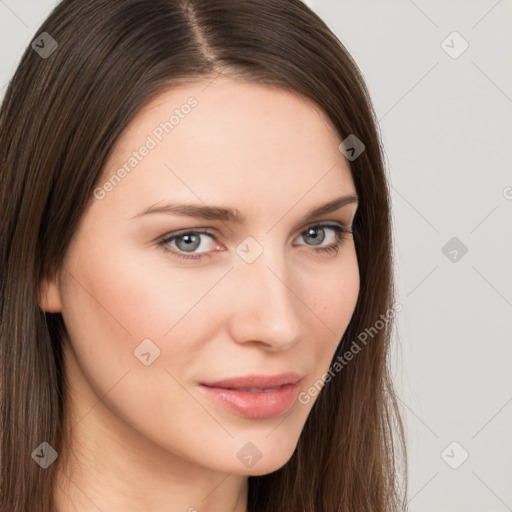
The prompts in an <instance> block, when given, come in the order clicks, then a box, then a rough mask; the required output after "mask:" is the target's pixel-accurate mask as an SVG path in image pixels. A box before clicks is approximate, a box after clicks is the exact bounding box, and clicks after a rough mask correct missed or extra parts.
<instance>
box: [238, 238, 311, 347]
mask: <svg viewBox="0 0 512 512" xmlns="http://www.w3.org/2000/svg"><path fill="white" fill-rule="evenodd" d="M247 243H248V245H244V243H242V244H240V246H239V248H238V249H239V250H240V249H242V250H243V249H245V250H246V252H245V253H244V252H242V253H239V254H241V257H240V261H238V262H237V264H236V266H235V269H234V271H233V273H232V274H233V275H232V277H233V278H234V279H235V282H236V285H235V289H236V291H235V297H236V298H235V302H234V305H233V317H232V318H231V325H232V328H233V333H232V334H233V336H234V337H235V338H236V339H237V340H238V341H260V342H264V343H267V344H269V345H271V344H272V345H276V346H279V347H280V348H285V347H286V346H289V345H291V344H293V343H295V342H296V341H297V339H298V337H299V336H300V331H301V320H300V316H301V313H302V312H301V311H300V300H298V298H297V297H296V295H295V294H296V293H297V292H296V291H295V290H293V282H290V278H289V276H290V274H289V268H288V267H287V265H286V261H285V255H284V253H283V251H282V249H280V248H273V249H271V248H270V246H269V244H270V242H269V244H267V246H262V244H258V245H260V249H259V251H258V247H257V246H256V244H255V243H254V241H250V240H249V241H248V242H247ZM251 243H252V245H251ZM251 251H252V255H251V257H249V256H248V255H249V254H251ZM254 251H258V252H259V254H256V253H255V252H254ZM254 256H256V257H255V259H254V260H252V261H251V258H252V257H254ZM249 261H250V262H249Z"/></svg>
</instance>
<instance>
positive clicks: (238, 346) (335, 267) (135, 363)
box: [40, 78, 359, 475]
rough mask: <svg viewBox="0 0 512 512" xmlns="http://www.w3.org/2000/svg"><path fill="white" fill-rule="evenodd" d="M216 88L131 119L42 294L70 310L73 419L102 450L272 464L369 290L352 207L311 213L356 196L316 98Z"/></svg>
mask: <svg viewBox="0 0 512 512" xmlns="http://www.w3.org/2000/svg"><path fill="white" fill-rule="evenodd" d="M206 85H207V82H203V83H195V84H192V85H190V84H189V85H180V86H176V87H175V88H173V89H171V90H168V91H166V92H165V93H162V94H160V95H159V96H158V97H156V98H155V99H153V100H152V101H151V102H150V103H149V104H148V105H147V106H146V107H145V108H144V109H143V110H142V111H141V112H140V113H139V114H138V115H137V117H136V118H135V119H134V120H133V121H132V122H131V123H130V125H129V126H128V128H127V129H126V130H125V131H124V133H123V134H122V136H121V137H120V139H119V140H118V143H117V145H116V147H115V148H114V150H113V152H112V153H111V155H110V157H109V160H108V162H107V165H106V167H105V169H104V174H103V176H102V177H101V179H100V180H99V182H98V184H97V188H96V189H95V194H94V197H92V198H91V202H90V205H89V208H88V209H87V211H86V213H85V214H84V216H83V217H82V219H81V222H80V225H79V227H78V230H77V231H76V233H75V235H74V238H73V240H72V243H71V245H70V247H69V250H68V252H67V254H66V258H65V261H64V265H63V267H62V268H61V269H60V270H59V272H58V274H57V276H56V277H57V278H56V279H55V280H50V281H44V282H43V287H42V293H41V298H40V305H41V307H42V308H43V309H45V310H47V311H53V312H57V311H60V312H61V313H62V316H63V319H64V322H65V325H66V327H67V332H68V335H69V340H67V339H66V340H65V345H64V348H65V356H66V371H67V373H68V376H69V377H68V378H69V382H70V392H71V397H72V404H73V405H72V411H73V413H72V414H73V417H74V420H73V425H74V428H73V430H74V431H75V432H78V431H82V432H86V433H87V435H85V434H84V438H85V437H87V438H88V439H91V438H94V439H102V441H101V442H99V443H97V444H96V445H94V446H97V448H95V449H96V450H97V454H96V455H97V456H98V457H101V454H102V453H106V452H107V451H108V446H109V444H115V445H117V446H123V447H124V448H123V449H127V450H128V451H129V453H130V455H131V456H133V458H135V459H137V460H138V461H140V462H141V463H144V461H147V460H151V464H153V465H154V464H159V463H161V464H162V466H161V467H163V464H165V463H167V462H169V463H170V462H171V461H181V463H182V464H189V465H190V464H193V465H200V466H202V467H203V468H205V467H206V468H212V469H214V470H216V471H223V472H232V473H234V474H239V475H244V474H245V475H259V474H266V473H269V472H272V471H275V470H276V469H278V468H280V467H281V466H282V465H284V464H285V463H286V462H287V461H288V459H289V458H290V457H291V455H292V453H293V451H294V449H295V447H296V444H297V441H298V438H299V435H300V433H301V430H302V429H303V426H304V423H305V421H306V419H307V417H308V414H309V413H310V411H311V408H312V407H313V404H314V403H315V400H316V399H317V398H318V395H317V394H315V393H314V392H308V390H309V389H310V388H311V387H312V386H314V385H315V383H316V385H317V386H318V382H319V380H320V379H321V378H322V375H323V374H324V373H325V372H326V371H328V369H329V364H330V362H331V359H332V357H333V355H334V352H335V350H336V347H337V345H338V343H339V342H340V340H341V337H342V335H343V333H344V331H345V329H346V327H347V325H348V323H349V321H350V318H351V316H352V313H353V311H354V308H355V304H356V300H357V296H358V293H359V272H358V263H357V258H356V251H355V246H354V241H353V239H352V237H351V235H350V234H348V235H341V238H340V240H339V241H337V240H338V239H337V230H336V228H337V227H343V226H345V227H346V228H348V229H350V228H351V224H352V221H353V218H354V215H355V212H356V208H357V203H356V202H354V201H353V202H347V203H346V204H345V205H344V206H341V207H339V208H337V209H335V210H334V211H329V212H327V213H320V214H317V215H315V216H313V217H308V218H305V216H306V215H307V214H308V213H309V212H310V210H312V209H315V208H318V207H320V206H322V205H325V204H327V203H329V202H331V201H333V200H335V199H338V198H341V197H344V196H350V195H355V193H356V191H355V187H354V183H353V180H352V177H351V173H350V170H349V166H348V163H347V161H346V159H345V157H344V156H343V155H342V153H341V152H340V151H339V149H338V145H339V143H340V142H341V139H339V137H338V135H336V133H335V132H334V130H333V128H332V127H331V125H330V124H329V122H328V120H327V117H326V116H325V115H324V114H323V113H321V112H320V111H319V110H318V109H317V108H315V106H314V105H313V104H312V103H310V102H309V101H308V100H306V99H304V98H302V97H299V96H297V95H295V94H292V93H290V92H285V91H283V90H280V89H276V88H267V87H264V86H261V85H256V84H248V83H242V82H235V81H231V80H228V79H226V78H222V79H216V80H215V81H214V82H213V83H211V84H210V85H209V86H208V87H206ZM205 87H206V88H205ZM191 97H193V99H189V98H191ZM187 100H188V102H187ZM171 116H173V117H171ZM166 123H167V124H166ZM144 148H145V149H144ZM123 166H124V172H123V170H122V169H123ZM171 203H172V204H173V205H174V207H175V210H174V212H173V211H171V208H170V207H168V208H167V209H166V205H169V204H171ZM185 204H187V205H194V206H193V207H192V206H190V207H188V208H184V207H183V206H180V207H179V208H178V205H185ZM206 208H215V211H213V210H208V211H207V210H206ZM203 209H204V211H203ZM228 209H229V210H233V212H235V213H236V214H237V215H238V216H240V217H243V222H242V221H240V222H237V221H235V219H234V218H233V216H231V215H228V214H227V210H228ZM149 210H153V211H149ZM187 210H188V213H189V214H188V215H187V214H186V213H187ZM200 212H203V213H204V217H200V216H199V214H200ZM324 224H327V225H328V226H325V225H324ZM322 225H324V226H323V227H322ZM315 227H316V229H308V228H315ZM172 235H175V237H174V238H173V239H169V238H170V237H171V236H172ZM337 243H338V244H339V250H338V251H337V252H336V251H335V250H332V247H333V246H334V245H336V244H337ZM329 247H331V250H325V249H328V248H329ZM322 249H324V250H323V251H322ZM289 372H292V373H293V374H295V379H293V378H292V379H290V378H288V379H287V378H286V377H287V376H286V375H285V376H284V377H285V379H284V380H285V381H290V380H294V381H298V384H296V385H295V386H293V385H292V384H289V385H287V386H284V387H283V388H281V390H280V391H270V392H268V391H266V392H257V391H256V390H255V389H256V388H258V389H269V388H276V387H278V386H277V384H278V382H273V381H266V382H265V381H264V380H261V379H260V380H258V379H257V378H256V380H253V381H247V382H238V383H234V384H233V383H227V384H226V383H223V384H221V385H219V386H220V387H217V388H210V390H209V391H207V389H208V388H207V387H206V386H204V384H205V383H210V384H211V383H214V382H218V381H220V380H225V379H231V378H236V377H245V376H256V377H257V376H260V377H261V376H276V375H277V376H279V375H281V374H285V373H286V374H289ZM288 377H289V375H288ZM229 384H231V385H229ZM328 385H336V378H335V377H334V381H333V382H331V383H329V384H326V386H328ZM258 386H259V387H258ZM222 387H237V388H238V389H240V388H242V389H245V391H226V390H224V391H223V390H222V389H221V388H222ZM249 389H252V391H250V390H249ZM299 393H302V395H301V396H305V394H307V395H308V396H309V397H310V400H299V399H298V398H297V396H298V395H299ZM100 399H101V400H100ZM98 400H99V402H98ZM100 432H101V435H100V434H99V433H100Z"/></svg>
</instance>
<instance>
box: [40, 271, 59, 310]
mask: <svg viewBox="0 0 512 512" xmlns="http://www.w3.org/2000/svg"><path fill="white" fill-rule="evenodd" d="M39 307H40V308H41V309H42V310H43V311H46V312H47V313H59V312H60V311H61V310H62V303H61V300H60V290H59V287H58V283H57V274H56V275H55V277H53V278H51V279H50V278H47V277H45V278H43V279H42V280H41V283H40V285H39Z"/></svg>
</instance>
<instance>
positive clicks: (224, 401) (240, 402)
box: [199, 372, 302, 419]
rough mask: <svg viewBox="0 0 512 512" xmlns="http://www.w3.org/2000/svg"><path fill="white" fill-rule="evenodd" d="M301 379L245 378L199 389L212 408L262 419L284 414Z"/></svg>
mask: <svg viewBox="0 0 512 512" xmlns="http://www.w3.org/2000/svg"><path fill="white" fill-rule="evenodd" d="M301 380H302V376H301V375H299V374H297V373H292V372H289V373H282V374H280V375H271V376H268V375H248V376H246V377H237V378H233V379H224V380H220V381H215V382H208V383H203V384H201V385H200V386H199V387H200V389H201V390H202V392H203V393H205V394H206V395H207V396H208V397H209V398H210V399H211V400H212V401H213V402H214V403H215V404H216V405H219V406H222V407H224V408H226V409H228V410H229V411H231V412H235V413H236V414H238V415H240V416H244V417H246V418H250V419H266V418H272V417H274V416H278V415H280V414H283V413H284V412H286V411H287V410H288V409H290V407H291V406H292V404H293V403H294V402H295V400H296V398H297V394H298V392H299V388H300V381H301Z"/></svg>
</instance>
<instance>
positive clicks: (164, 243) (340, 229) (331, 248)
mask: <svg viewBox="0 0 512 512" xmlns="http://www.w3.org/2000/svg"><path fill="white" fill-rule="evenodd" d="M314 228H317V229H318V228H320V229H324V228H330V229H333V230H334V231H335V236H336V241H335V242H334V243H332V244H330V245H327V246H325V247H319V248H313V250H314V251H315V252H316V253H327V254H333V255H334V254H338V251H339V250H340V246H341V244H342V242H343V240H344V239H345V237H346V236H347V235H349V234H352V233H353V232H352V230H350V229H348V228H347V227H346V226H341V225H337V224H336V225H333V224H314V225H312V226H308V227H307V228H306V229H304V230H303V231H301V233H300V235H303V234H304V233H306V232H307V231H308V230H310V229H314ZM201 234H203V235H208V236H210V237H212V238H213V239H214V240H215V238H214V236H213V234H212V233H209V232H208V231H202V230H194V231H192V230H191V231H184V232H181V233H179V234H173V235H171V236H168V237H166V238H164V239H163V240H161V241H160V242H159V243H158V245H159V246H161V247H162V249H163V250H164V251H166V252H169V253H171V254H172V255H173V256H176V257H178V258H183V259H186V260H200V259H202V258H204V257H209V255H208V254H207V253H198V254H195V255H193V254H192V253H191V254H185V253H182V252H178V251H177V250H175V249H169V247H168V244H169V243H170V242H172V241H173V240H176V239H178V238H181V237H183V236H185V235H201ZM301 245H303V244H301Z"/></svg>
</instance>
